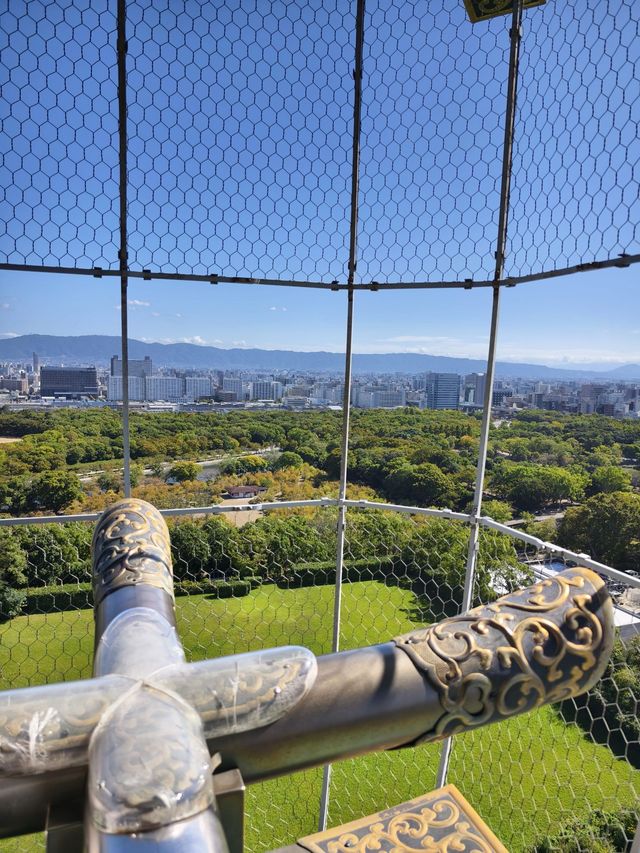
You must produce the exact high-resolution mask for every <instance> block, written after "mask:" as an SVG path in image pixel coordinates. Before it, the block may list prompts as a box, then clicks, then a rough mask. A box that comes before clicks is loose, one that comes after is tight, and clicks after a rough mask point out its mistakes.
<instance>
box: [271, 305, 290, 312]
mask: <svg viewBox="0 0 640 853" xmlns="http://www.w3.org/2000/svg"><path fill="white" fill-rule="evenodd" d="M286 310H287V309H286V308H285V307H284V306H283V305H272V306H271V307H270V308H269V311H286Z"/></svg>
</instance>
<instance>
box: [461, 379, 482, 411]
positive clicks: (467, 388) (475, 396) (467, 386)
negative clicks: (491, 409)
mask: <svg viewBox="0 0 640 853" xmlns="http://www.w3.org/2000/svg"><path fill="white" fill-rule="evenodd" d="M486 386H487V376H486V373H469V374H468V375H467V376H465V377H464V394H463V397H464V401H465V403H476V404H477V405H480V406H481V405H482V404H483V402H484V392H485V388H486Z"/></svg>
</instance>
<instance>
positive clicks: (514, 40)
mask: <svg viewBox="0 0 640 853" xmlns="http://www.w3.org/2000/svg"><path fill="white" fill-rule="evenodd" d="M523 6H524V0H513V14H512V16H511V31H510V39H511V49H510V52H509V73H508V78H507V107H506V113H505V125H504V143H503V149H502V179H501V182H500V210H499V213H498V239H497V247H496V265H495V272H494V277H493V278H494V282H495V286H494V288H493V299H492V302H491V326H490V331H489V352H488V354H487V370H486V373H485V389H484V401H483V410H482V423H481V426H480V445H479V447H478V465H477V468H476V482H475V488H474V493H473V507H472V510H471V529H470V531H469V547H468V551H467V566H466V571H465V578H464V590H463V593H462V604H461V611H462V612H464V611H465V610H468V609H469V607H471V602H472V600H473V585H474V583H475V575H476V563H477V560H478V546H479V534H480V525H479V524H478V516H479V515H480V511H481V508H482V493H483V490H484V477H485V469H486V465H487V449H488V446H489V430H490V427H491V406H492V403H493V380H494V376H495V368H496V343H497V338H498V319H499V316H500V287H499V285H498V282H499V281H500V280H501V278H502V276H503V274H504V261H505V252H506V245H507V230H508V224H509V196H510V191H511V167H512V160H513V134H514V130H515V118H516V96H517V91H518V66H519V59H520V40H521V37H522V9H523ZM450 757H451V744H443V747H442V760H441V762H440V767H439V768H438V777H437V784H438V786H439V787H442V786H443V785H446V783H447V772H448V769H449V759H450Z"/></svg>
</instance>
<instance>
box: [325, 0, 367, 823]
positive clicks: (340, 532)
mask: <svg viewBox="0 0 640 853" xmlns="http://www.w3.org/2000/svg"><path fill="white" fill-rule="evenodd" d="M364 15H365V0H358V5H357V9H356V44H355V68H354V72H353V79H354V87H353V92H354V95H353V148H352V161H351V217H350V227H349V267H348V279H347V285H348V290H347V340H346V345H345V358H344V389H343V395H342V443H341V448H340V451H341V456H340V484H339V488H338V499H339V502H340V503H339V506H338V526H337V531H336V533H337V535H336V585H335V593H334V601H333V637H332V643H331V649H332V651H334V652H337V651H338V650H339V648H340V610H341V607H342V570H343V565H344V534H345V525H346V514H347V507H346V506H345V504H344V503H343V502H344V501H345V499H346V496H347V472H348V453H349V415H350V411H351V367H352V344H353V285H354V280H355V273H356V265H357V251H358V183H359V177H360V175H359V171H360V124H361V115H362V57H363V51H364ZM330 783H331V765H330V764H326V765H325V767H324V771H323V775H322V790H321V793H320V815H319V819H318V828H319V831H320V832H322V831H323V830H324V829H326V828H327V815H328V812H329V786H330Z"/></svg>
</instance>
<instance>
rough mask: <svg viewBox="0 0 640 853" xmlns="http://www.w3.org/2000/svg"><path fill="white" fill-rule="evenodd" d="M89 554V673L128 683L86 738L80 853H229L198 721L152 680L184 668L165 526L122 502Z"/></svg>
mask: <svg viewBox="0 0 640 853" xmlns="http://www.w3.org/2000/svg"><path fill="white" fill-rule="evenodd" d="M91 550H92V557H93V595H94V612H95V618H96V638H95V648H96V651H95V657H94V675H95V676H97V677H101V676H108V675H120V676H125V677H127V678H128V679H129V680H130V687H129V688H128V689H127V690H124V691H123V693H122V695H121V696H120V697H119V699H117V700H116V701H115V702H113V703H112V704H111V705H110V706H109V708H108V709H107V710H106V711H104V713H103V714H102V715H101V717H100V720H99V722H98V723H97V725H96V727H95V729H94V731H93V734H92V736H91V741H90V744H89V775H88V784H87V813H86V818H85V844H86V849H87V850H88V851H89V853H120V851H128V850H130V849H138V848H139V847H142V848H143V849H144V847H145V845H146V846H148V847H151V848H152V849H159V850H167V851H184V850H194V851H195V850H200V849H202V850H210V851H217V853H226V851H227V845H226V841H225V838H224V833H223V832H222V829H221V827H220V823H219V819H218V816H217V812H216V806H215V795H214V791H213V783H212V778H211V768H210V759H209V752H208V750H207V745H206V742H205V739H204V733H203V727H202V720H201V718H200V716H199V714H198V713H197V711H196V710H195V708H194V707H193V706H192V705H191V704H190V703H189V702H188V701H187V700H185V699H184V698H183V697H181V696H179V695H178V694H177V693H176V692H175V691H174V690H169V689H164V688H163V687H162V685H161V683H160V682H157V681H154V679H153V676H154V675H155V674H157V673H160V672H162V671H167V669H168V668H175V667H176V666H180V665H181V664H184V662H185V655H184V651H183V649H182V645H181V643H180V640H179V638H178V634H177V632H176V629H175V615H174V598H173V570H172V566H171V543H170V540H169V531H168V529H167V525H166V522H165V521H164V519H163V518H162V516H161V515H160V513H159V512H158V511H157V510H156V509H155V507H153V506H151V504H147V503H145V502H144V501H136V500H131V499H129V500H126V499H125V500H124V501H120V502H118V503H116V504H115V505H114V506H112V507H111V508H110V509H108V510H106V511H105V512H104V513H103V514H102V516H101V517H100V520H99V522H98V524H97V525H96V528H95V531H94V535H93V541H92V545H91ZM149 768H154V769H153V770H150V769H149ZM154 845H155V846H154ZM198 845H199V846H198Z"/></svg>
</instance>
